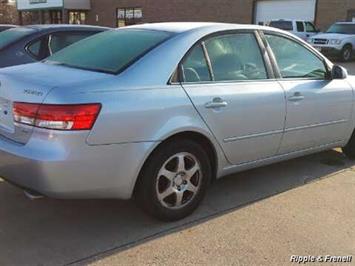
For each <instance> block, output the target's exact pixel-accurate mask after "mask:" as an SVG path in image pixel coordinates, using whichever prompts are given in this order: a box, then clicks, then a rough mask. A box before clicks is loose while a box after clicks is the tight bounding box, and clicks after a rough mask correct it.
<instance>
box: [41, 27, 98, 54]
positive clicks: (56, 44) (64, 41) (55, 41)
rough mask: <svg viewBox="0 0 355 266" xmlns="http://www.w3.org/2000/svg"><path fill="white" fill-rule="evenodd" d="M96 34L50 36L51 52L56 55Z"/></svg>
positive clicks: (73, 33)
mask: <svg viewBox="0 0 355 266" xmlns="http://www.w3.org/2000/svg"><path fill="white" fill-rule="evenodd" d="M93 34H95V33H94V32H56V33H53V34H51V35H49V42H48V47H49V52H50V54H51V55H52V54H54V53H56V52H58V51H60V50H62V49H64V48H65V47H67V46H69V45H71V44H73V43H76V42H78V41H81V40H82V39H85V38H87V37H89V36H91V35H93Z"/></svg>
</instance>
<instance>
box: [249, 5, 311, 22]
mask: <svg viewBox="0 0 355 266" xmlns="http://www.w3.org/2000/svg"><path fill="white" fill-rule="evenodd" d="M315 10H316V0H262V1H258V2H257V5H256V16H255V20H256V21H255V23H259V22H264V23H265V22H268V21H270V20H273V19H300V20H308V21H314V19H315V18H314V15H315Z"/></svg>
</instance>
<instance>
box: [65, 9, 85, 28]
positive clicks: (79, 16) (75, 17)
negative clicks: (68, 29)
mask: <svg viewBox="0 0 355 266" xmlns="http://www.w3.org/2000/svg"><path fill="white" fill-rule="evenodd" d="M69 24H78V25H81V24H86V12H85V11H77V10H73V11H69Z"/></svg>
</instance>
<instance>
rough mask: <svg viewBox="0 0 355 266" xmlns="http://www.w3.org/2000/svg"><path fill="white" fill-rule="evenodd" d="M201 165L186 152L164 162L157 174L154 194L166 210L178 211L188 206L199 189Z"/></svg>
mask: <svg viewBox="0 0 355 266" xmlns="http://www.w3.org/2000/svg"><path fill="white" fill-rule="evenodd" d="M201 181H202V171H201V164H200V162H199V161H198V160H197V158H196V157H195V156H194V155H193V154H191V153H188V152H180V153H177V154H175V155H173V156H171V157H170V158H169V159H168V160H166V161H165V162H164V164H163V166H162V167H161V169H160V170H159V172H158V176H157V179H156V193H157V197H158V200H159V202H160V203H161V204H162V205H163V206H164V207H166V208H169V209H179V208H183V207H184V206H186V205H187V204H189V203H190V202H191V201H192V200H193V198H194V197H195V196H196V194H197V192H198V191H199V189H200V186H201Z"/></svg>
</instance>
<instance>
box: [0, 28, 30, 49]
mask: <svg viewBox="0 0 355 266" xmlns="http://www.w3.org/2000/svg"><path fill="white" fill-rule="evenodd" d="M33 32H35V30H34V29H30V28H13V29H9V30H5V31H2V32H0V49H2V48H4V47H6V46H8V45H9V44H12V43H14V42H16V41H18V40H20V39H22V38H24V37H26V36H27V35H30V34H32V33H33Z"/></svg>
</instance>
